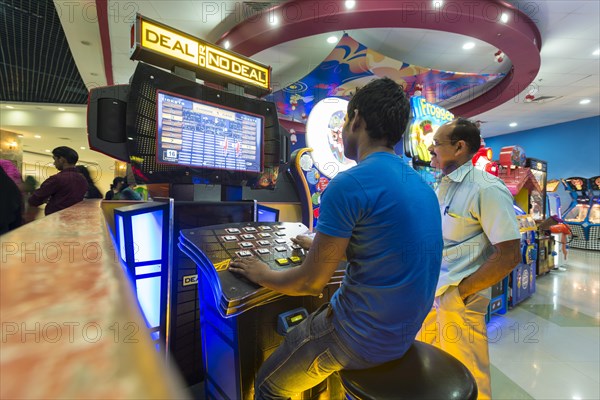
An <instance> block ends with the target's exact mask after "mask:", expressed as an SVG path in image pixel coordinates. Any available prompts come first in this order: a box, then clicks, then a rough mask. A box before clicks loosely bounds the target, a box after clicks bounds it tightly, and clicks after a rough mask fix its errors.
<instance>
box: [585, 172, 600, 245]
mask: <svg viewBox="0 0 600 400" xmlns="http://www.w3.org/2000/svg"><path fill="white" fill-rule="evenodd" d="M590 189H591V194H592V205H591V209H590V214H589V215H588V221H589V224H590V225H589V227H588V229H589V231H588V247H587V248H588V250H600V176H592V177H591V178H590Z"/></svg>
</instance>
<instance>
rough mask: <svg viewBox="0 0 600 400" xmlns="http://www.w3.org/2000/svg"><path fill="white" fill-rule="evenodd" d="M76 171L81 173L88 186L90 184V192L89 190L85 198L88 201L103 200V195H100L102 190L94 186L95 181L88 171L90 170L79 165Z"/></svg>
mask: <svg viewBox="0 0 600 400" xmlns="http://www.w3.org/2000/svg"><path fill="white" fill-rule="evenodd" d="M75 169H77V172H79V173H80V174H81V175H83V177H84V178H85V180H86V181H87V184H88V190H87V192H85V196H84V198H86V199H101V198H102V193H100V190H98V188H97V187H96V185H95V184H94V181H93V180H92V177H91V176H90V171H88V169H87V168H86V167H85V166H83V165H78V166H76V167H75Z"/></svg>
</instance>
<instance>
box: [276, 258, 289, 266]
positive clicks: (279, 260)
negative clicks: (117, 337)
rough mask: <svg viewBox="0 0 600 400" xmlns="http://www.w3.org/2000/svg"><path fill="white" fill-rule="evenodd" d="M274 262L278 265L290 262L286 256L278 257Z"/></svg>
mask: <svg viewBox="0 0 600 400" xmlns="http://www.w3.org/2000/svg"><path fill="white" fill-rule="evenodd" d="M275 262H276V263H277V264H279V265H288V264H289V263H290V262H289V261H288V259H287V258H278V259H276V260H275Z"/></svg>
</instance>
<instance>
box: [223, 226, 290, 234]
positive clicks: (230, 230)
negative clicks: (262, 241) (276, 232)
mask: <svg viewBox="0 0 600 400" xmlns="http://www.w3.org/2000/svg"><path fill="white" fill-rule="evenodd" d="M275 228H277V229H280V230H281V229H285V226H281V225H277V226H276V227H275ZM258 229H260V230H261V231H272V230H273V229H272V228H271V227H270V226H266V225H261V226H259V227H258ZM258 229H256V228H255V227H253V226H244V227H243V228H242V230H243V231H244V232H248V233H254V232H258ZM225 232H227V233H242V231H241V230H240V229H239V228H226V229H225Z"/></svg>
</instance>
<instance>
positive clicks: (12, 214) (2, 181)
mask: <svg viewBox="0 0 600 400" xmlns="http://www.w3.org/2000/svg"><path fill="white" fill-rule="evenodd" d="M0 188H2V195H0V235H2V234H4V233H6V232H8V231H10V230H12V229H15V228H18V227H19V226H21V224H22V223H23V219H22V214H23V196H22V195H21V190H20V189H19V187H18V186H17V184H16V183H15V182H14V180H13V179H12V178H11V177H10V176H9V175H8V174H7V173H6V172H5V170H4V167H2V168H0Z"/></svg>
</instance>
